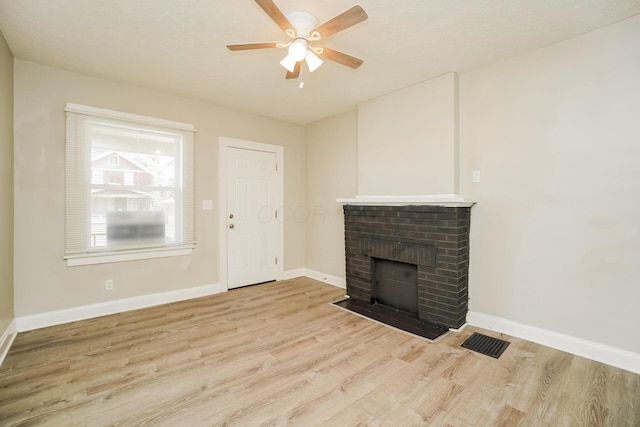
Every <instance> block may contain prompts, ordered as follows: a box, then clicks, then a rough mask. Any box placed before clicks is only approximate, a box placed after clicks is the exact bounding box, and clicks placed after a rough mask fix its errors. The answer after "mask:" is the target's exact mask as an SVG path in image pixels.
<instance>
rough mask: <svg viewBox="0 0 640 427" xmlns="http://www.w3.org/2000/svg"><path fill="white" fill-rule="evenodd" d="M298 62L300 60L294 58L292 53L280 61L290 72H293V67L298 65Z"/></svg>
mask: <svg viewBox="0 0 640 427" xmlns="http://www.w3.org/2000/svg"><path fill="white" fill-rule="evenodd" d="M296 62H298V61H296V60H295V59H293V57H292V56H291V54H288V55H287V56H285V57H284V59H283V60H282V61H280V65H282V66H283V67H284V68H286V69H287V71H289V72H290V73H293V69H294V68H295V66H296Z"/></svg>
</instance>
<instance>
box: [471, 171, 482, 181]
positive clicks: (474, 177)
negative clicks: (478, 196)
mask: <svg viewBox="0 0 640 427" xmlns="http://www.w3.org/2000/svg"><path fill="white" fill-rule="evenodd" d="M471 181H473V182H480V171H473V174H472V177H471Z"/></svg>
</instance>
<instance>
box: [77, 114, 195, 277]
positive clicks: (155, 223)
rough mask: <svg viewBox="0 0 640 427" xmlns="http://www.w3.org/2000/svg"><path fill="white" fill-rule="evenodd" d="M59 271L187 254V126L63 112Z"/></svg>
mask: <svg viewBox="0 0 640 427" xmlns="http://www.w3.org/2000/svg"><path fill="white" fill-rule="evenodd" d="M66 112H67V145H66V191H65V196H66V200H65V208H66V211H65V258H66V259H67V265H70V266H73V265H84V264H94V263H103V262H115V261H122V260H131V259H141V258H155V257H160V256H172V255H185V254H188V253H191V249H192V248H193V246H194V244H195V242H194V230H193V228H194V227H193V134H194V128H193V126H192V125H188V124H184V123H178V122H172V121H168V120H162V119H154V118H150V117H145V116H137V115H132V114H126V113H120V112H117V111H111V110H103V109H98V108H93V107H86V106H82V105H77V104H67V107H66Z"/></svg>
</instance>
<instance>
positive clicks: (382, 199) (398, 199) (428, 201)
mask: <svg viewBox="0 0 640 427" xmlns="http://www.w3.org/2000/svg"><path fill="white" fill-rule="evenodd" d="M337 202H338V203H342V204H345V205H362V206H407V205H427V206H444V207H448V208H468V207H471V206H472V205H474V204H475V201H473V200H471V199H469V198H468V197H466V198H465V197H462V196H460V195H458V194H429V195H423V196H356V197H355V198H352V199H338V200H337Z"/></svg>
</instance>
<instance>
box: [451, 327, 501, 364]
mask: <svg viewBox="0 0 640 427" xmlns="http://www.w3.org/2000/svg"><path fill="white" fill-rule="evenodd" d="M508 346H509V342H508V341H503V340H499V339H497V338H492V337H488V336H486V335H482V334H479V333H477V332H474V333H473V335H471V336H470V337H469V338H467V340H466V341H465V342H463V343H462V347H464V348H467V349H469V350H473V351H477V352H478V353H482V354H485V355H487V356H491V357H495V358H496V359H497V358H499V357H500V355H501V354H502V352H503V351H505V349H506V348H507V347H508Z"/></svg>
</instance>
